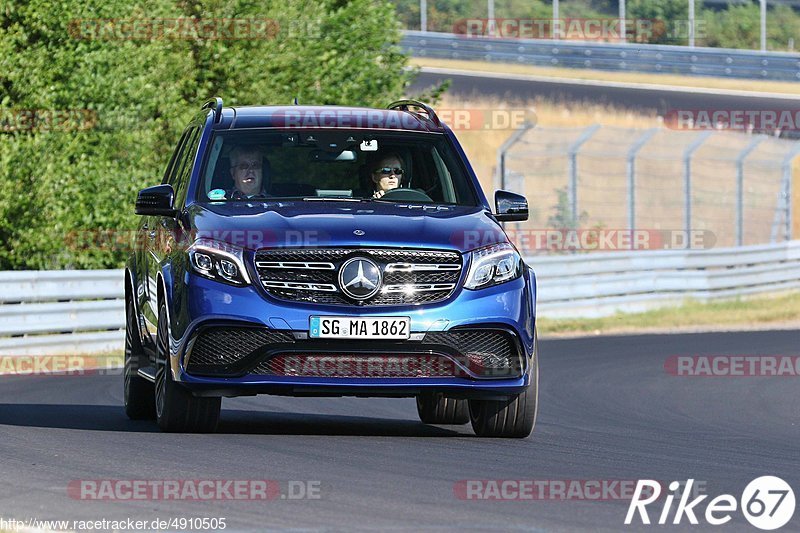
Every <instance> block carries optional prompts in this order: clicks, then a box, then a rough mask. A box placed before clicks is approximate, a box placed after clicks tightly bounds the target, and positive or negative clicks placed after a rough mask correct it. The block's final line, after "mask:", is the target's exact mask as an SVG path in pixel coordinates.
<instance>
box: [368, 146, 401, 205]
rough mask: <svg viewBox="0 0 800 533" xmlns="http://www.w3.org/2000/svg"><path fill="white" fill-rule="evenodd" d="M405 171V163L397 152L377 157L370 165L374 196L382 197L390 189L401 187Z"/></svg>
mask: <svg viewBox="0 0 800 533" xmlns="http://www.w3.org/2000/svg"><path fill="white" fill-rule="evenodd" d="M403 172H404V170H403V163H402V160H401V159H400V156H398V155H397V154H394V153H389V154H384V155H382V156H380V157H379V158H377V159H376V160H375V161H374V163H373V164H372V165H371V166H370V175H371V176H372V184H373V186H374V188H375V193H374V194H373V195H372V197H373V198H380V197H381V196H383V195H384V194H386V193H387V192H388V191H391V190H392V189H397V188H398V187H400V180H401V179H403Z"/></svg>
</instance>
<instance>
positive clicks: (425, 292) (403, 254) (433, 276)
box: [255, 248, 462, 305]
mask: <svg viewBox="0 0 800 533" xmlns="http://www.w3.org/2000/svg"><path fill="white" fill-rule="evenodd" d="M352 257H367V258H369V259H372V260H373V261H375V263H376V264H377V265H378V267H379V268H380V269H381V272H382V274H383V282H382V286H381V290H380V291H378V293H377V294H376V295H375V296H373V297H372V298H369V299H367V300H364V301H355V300H351V299H350V298H348V297H347V296H346V295H345V294H344V293H343V292H342V291H341V288H340V287H339V279H338V277H339V269H340V267H341V266H342V264H343V263H344V262H345V261H347V260H348V259H350V258H352ZM255 265H256V271H257V272H258V276H259V279H260V281H261V285H262V287H264V289H265V290H266V291H267V292H268V293H269V294H271V295H272V296H274V297H276V298H279V299H281V300H288V301H292V302H308V303H318V304H328V305H409V304H411V305H417V304H427V303H435V302H440V301H442V300H446V299H447V298H448V297H449V296H450V295H451V294H452V293H453V291H454V290H455V288H456V284H457V283H458V280H459V278H460V277H461V269H462V260H461V255H460V254H459V253H458V252H451V251H444V250H400V249H383V248H297V249H291V248H282V249H269V250H259V251H258V252H256V257H255Z"/></svg>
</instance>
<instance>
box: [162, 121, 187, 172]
mask: <svg viewBox="0 0 800 533" xmlns="http://www.w3.org/2000/svg"><path fill="white" fill-rule="evenodd" d="M188 134H189V132H188V131H184V132H183V135H181V140H180V141H178V146H177V147H176V148H175V151H174V152H172V157H171V158H170V160H169V164H168V165H167V170H166V171H165V172H164V178H163V179H162V180H161V185H166V184H167V183H172V175H173V174H174V172H175V167H176V166H178V163H179V161H180V159H181V158H180V154H181V150H183V145H184V144H185V143H186V137H187V135H188Z"/></svg>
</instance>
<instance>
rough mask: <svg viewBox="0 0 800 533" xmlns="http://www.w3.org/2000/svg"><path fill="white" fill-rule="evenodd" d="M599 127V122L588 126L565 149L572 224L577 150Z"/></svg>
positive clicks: (575, 189) (574, 207) (576, 209)
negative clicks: (567, 159)
mask: <svg viewBox="0 0 800 533" xmlns="http://www.w3.org/2000/svg"><path fill="white" fill-rule="evenodd" d="M599 129H600V124H595V125H593V126H589V127H588V128H586V129H585V130H583V133H581V135H580V137H578V139H577V140H576V141H575V142H574V143H572V144H571V145H570V147H569V149H568V150H567V154H568V156H569V207H570V209H571V210H572V221H573V224H574V223H575V222H576V221H577V220H578V150H580V148H581V146H583V144H584V143H585V142H586V141H588V140H589V139H590V138H591V137H592V135H594V134H595V132H596V131H597V130H599Z"/></svg>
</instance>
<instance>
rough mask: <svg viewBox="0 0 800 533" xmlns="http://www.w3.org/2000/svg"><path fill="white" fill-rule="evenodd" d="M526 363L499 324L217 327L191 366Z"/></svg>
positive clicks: (383, 369) (396, 368) (513, 370)
mask: <svg viewBox="0 0 800 533" xmlns="http://www.w3.org/2000/svg"><path fill="white" fill-rule="evenodd" d="M456 363H457V364H456ZM523 368H524V357H523V355H522V352H521V350H520V346H519V344H518V342H517V341H516V339H515V337H514V336H513V335H512V334H511V333H509V332H508V331H505V330H499V329H460V330H459V329H456V330H450V331H437V332H429V333H427V334H426V335H425V337H424V338H423V340H422V342H380V341H374V342H373V341H370V342H364V341H352V340H346V341H333V340H326V341H324V342H319V341H313V340H296V339H295V338H294V335H292V334H291V332H288V331H276V330H270V329H266V328H257V327H209V328H206V329H204V330H202V331H201V332H200V333H199V334H198V336H197V337H196V340H195V342H194V344H193V345H192V346H191V348H190V352H189V354H188V357H187V372H189V373H190V374H197V375H216V376H233V375H244V374H257V375H276V376H306V377H313V376H317V377H343V378H344V377H351V378H355V377H365V378H367V377H382V378H394V377H398V378H414V377H470V376H477V377H482V378H508V377H516V376H519V375H521V374H522V371H523ZM464 369H466V370H467V372H465V370H464Z"/></svg>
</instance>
